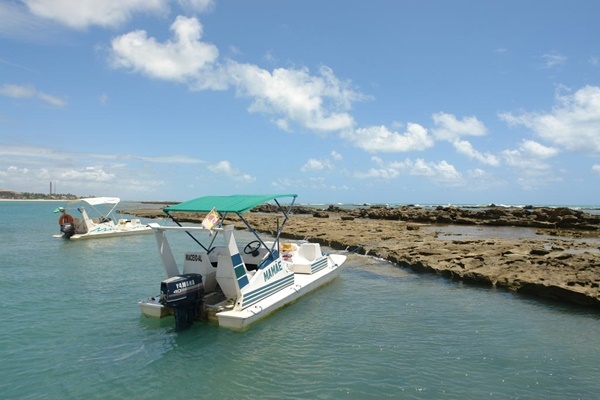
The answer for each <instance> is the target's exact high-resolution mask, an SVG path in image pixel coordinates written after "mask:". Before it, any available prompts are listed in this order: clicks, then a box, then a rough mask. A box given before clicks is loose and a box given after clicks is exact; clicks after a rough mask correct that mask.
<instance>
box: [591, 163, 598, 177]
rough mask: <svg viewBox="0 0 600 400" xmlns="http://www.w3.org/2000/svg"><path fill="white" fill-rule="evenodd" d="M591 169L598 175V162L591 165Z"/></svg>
mask: <svg viewBox="0 0 600 400" xmlns="http://www.w3.org/2000/svg"><path fill="white" fill-rule="evenodd" d="M592 171H593V172H595V173H597V174H599V175H600V164H594V165H592Z"/></svg>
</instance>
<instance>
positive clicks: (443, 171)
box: [354, 157, 464, 186]
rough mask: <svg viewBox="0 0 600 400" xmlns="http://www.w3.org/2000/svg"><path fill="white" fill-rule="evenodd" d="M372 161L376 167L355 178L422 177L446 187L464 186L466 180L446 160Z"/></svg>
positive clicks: (356, 175)
mask: <svg viewBox="0 0 600 400" xmlns="http://www.w3.org/2000/svg"><path fill="white" fill-rule="evenodd" d="M371 160H372V161H373V163H374V164H376V167H374V168H371V169H369V170H368V171H367V172H357V173H355V174H354V177H355V178H358V179H372V178H376V179H383V180H391V179H395V178H398V177H399V176H401V175H403V174H405V175H412V176H422V177H425V178H427V179H429V180H430V181H432V182H435V183H438V184H442V185H445V186H462V185H464V179H463V177H462V175H461V174H460V172H458V171H457V170H456V168H454V166H453V165H451V164H449V163H448V162H446V161H444V160H442V161H440V162H438V163H434V162H426V161H425V160H423V159H420V158H418V159H416V160H415V161H412V160H410V159H406V160H404V161H393V162H389V163H385V162H384V161H383V160H382V159H381V158H379V157H373V158H372V159H371Z"/></svg>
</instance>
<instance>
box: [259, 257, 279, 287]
mask: <svg viewBox="0 0 600 400" xmlns="http://www.w3.org/2000/svg"><path fill="white" fill-rule="evenodd" d="M279 271H281V261H277V262H276V263H275V264H274V265H272V266H270V267H269V269H267V270H265V273H264V274H263V277H264V278H265V282H266V281H268V280H269V279H271V278H272V277H274V276H275V274H277V273H278V272H279Z"/></svg>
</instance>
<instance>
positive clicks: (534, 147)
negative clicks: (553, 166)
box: [521, 139, 558, 159]
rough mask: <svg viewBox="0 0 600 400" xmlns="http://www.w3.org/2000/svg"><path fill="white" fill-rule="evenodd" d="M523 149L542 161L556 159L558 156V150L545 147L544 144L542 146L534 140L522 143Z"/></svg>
mask: <svg viewBox="0 0 600 400" xmlns="http://www.w3.org/2000/svg"><path fill="white" fill-rule="evenodd" d="M521 149H522V150H524V151H525V152H526V153H528V154H529V155H531V156H532V157H535V158H540V159H545V158H550V157H554V156H555V155H557V154H558V150H557V149H555V148H554V147H548V146H544V145H543V144H540V143H538V142H535V141H533V140H526V139H525V140H523V141H522V142H521Z"/></svg>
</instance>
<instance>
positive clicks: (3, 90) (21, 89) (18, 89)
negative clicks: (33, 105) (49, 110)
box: [0, 84, 67, 108]
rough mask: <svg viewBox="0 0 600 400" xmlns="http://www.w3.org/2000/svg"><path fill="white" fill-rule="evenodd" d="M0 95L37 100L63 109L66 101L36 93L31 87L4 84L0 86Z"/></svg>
mask: <svg viewBox="0 0 600 400" xmlns="http://www.w3.org/2000/svg"><path fill="white" fill-rule="evenodd" d="M0 95H2V96H7V97H12V98H16V99H39V100H42V101H43V102H45V103H48V104H50V105H52V106H55V107H61V108H62V107H65V106H66V105H67V102H66V100H63V99H61V98H60V97H57V96H53V95H50V94H47V93H44V92H40V91H38V90H37V89H36V88H35V87H34V86H32V85H12V84H5V85H3V86H0Z"/></svg>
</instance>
